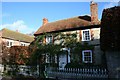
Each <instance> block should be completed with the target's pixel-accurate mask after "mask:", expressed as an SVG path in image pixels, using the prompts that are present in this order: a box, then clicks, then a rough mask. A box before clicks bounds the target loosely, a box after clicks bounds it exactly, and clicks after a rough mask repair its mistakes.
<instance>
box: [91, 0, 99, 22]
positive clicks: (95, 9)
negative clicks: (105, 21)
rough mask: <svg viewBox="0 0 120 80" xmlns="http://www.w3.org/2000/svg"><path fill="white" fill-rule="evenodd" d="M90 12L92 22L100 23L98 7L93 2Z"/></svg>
mask: <svg viewBox="0 0 120 80" xmlns="http://www.w3.org/2000/svg"><path fill="white" fill-rule="evenodd" d="M90 11H91V22H92V23H96V22H98V5H97V3H95V2H93V1H91V3H90Z"/></svg>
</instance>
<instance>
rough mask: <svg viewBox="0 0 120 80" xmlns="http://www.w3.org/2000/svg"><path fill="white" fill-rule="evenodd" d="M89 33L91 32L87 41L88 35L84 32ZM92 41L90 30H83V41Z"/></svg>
mask: <svg viewBox="0 0 120 80" xmlns="http://www.w3.org/2000/svg"><path fill="white" fill-rule="evenodd" d="M86 31H88V32H89V35H88V36H89V39H86V37H85V36H86V35H85V33H84V32H86ZM90 40H91V33H90V29H85V30H82V41H90Z"/></svg>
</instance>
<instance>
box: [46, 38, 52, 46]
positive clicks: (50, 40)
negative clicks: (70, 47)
mask: <svg viewBox="0 0 120 80" xmlns="http://www.w3.org/2000/svg"><path fill="white" fill-rule="evenodd" d="M46 43H47V44H49V43H53V37H52V36H47V37H46Z"/></svg>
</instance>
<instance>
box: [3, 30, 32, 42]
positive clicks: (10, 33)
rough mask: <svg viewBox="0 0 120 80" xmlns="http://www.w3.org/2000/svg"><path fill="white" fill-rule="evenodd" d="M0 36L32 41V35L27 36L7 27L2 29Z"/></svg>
mask: <svg viewBox="0 0 120 80" xmlns="http://www.w3.org/2000/svg"><path fill="white" fill-rule="evenodd" d="M2 37H3V38H9V39H13V40H18V41H23V42H32V41H33V40H34V37H33V36H29V35H26V34H23V33H20V32H17V31H12V30H9V29H6V28H4V29H2Z"/></svg>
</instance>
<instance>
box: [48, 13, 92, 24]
mask: <svg viewBox="0 0 120 80" xmlns="http://www.w3.org/2000/svg"><path fill="white" fill-rule="evenodd" d="M84 16H88V17H91V16H89V15H87V14H86V15H83V16H82V15H78V16H73V17H69V18H64V19H60V20H56V21H53V22H50V23H55V22H59V21H64V20H68V19H73V18H78V17H84ZM48 24H49V22H48Z"/></svg>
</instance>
